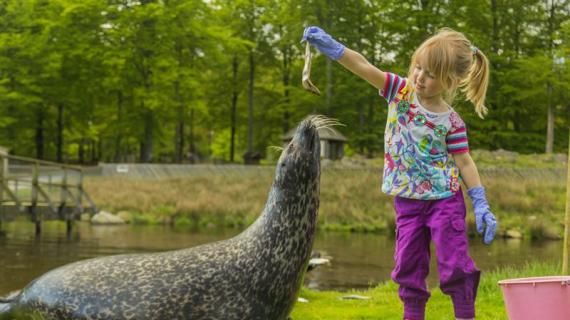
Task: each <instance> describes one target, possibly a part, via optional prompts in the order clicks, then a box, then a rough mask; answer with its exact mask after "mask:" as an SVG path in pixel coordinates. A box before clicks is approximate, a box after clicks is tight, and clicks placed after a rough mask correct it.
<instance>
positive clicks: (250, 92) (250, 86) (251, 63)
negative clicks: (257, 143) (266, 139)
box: [247, 49, 255, 153]
mask: <svg viewBox="0 0 570 320" xmlns="http://www.w3.org/2000/svg"><path fill="white" fill-rule="evenodd" d="M254 76H255V61H254V56H253V49H251V50H250V51H249V84H248V88H247V152H248V153H251V152H253V86H254V81H255V78H254Z"/></svg>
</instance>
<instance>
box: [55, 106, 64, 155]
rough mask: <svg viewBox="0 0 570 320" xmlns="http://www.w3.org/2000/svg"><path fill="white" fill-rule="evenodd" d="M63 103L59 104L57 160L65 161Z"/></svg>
mask: <svg viewBox="0 0 570 320" xmlns="http://www.w3.org/2000/svg"><path fill="white" fill-rule="evenodd" d="M63 110H64V106H63V103H59V104H58V105H57V136H56V143H55V144H56V161H57V162H63Z"/></svg>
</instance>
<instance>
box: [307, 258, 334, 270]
mask: <svg viewBox="0 0 570 320" xmlns="http://www.w3.org/2000/svg"><path fill="white" fill-rule="evenodd" d="M330 262H331V261H330V260H329V259H326V258H311V260H309V265H308V266H307V271H311V270H313V269H315V268H316V267H318V266H321V265H323V264H330Z"/></svg>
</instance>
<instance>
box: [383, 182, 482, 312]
mask: <svg viewBox="0 0 570 320" xmlns="http://www.w3.org/2000/svg"><path fill="white" fill-rule="evenodd" d="M394 207H395V209H396V248H395V252H394V260H395V261H396V266H395V267H394V270H393V271H392V280H394V281H395V282H396V283H398V284H399V285H400V288H399V295H400V299H401V300H402V302H403V303H404V319H409V320H416V319H419V320H423V319H424V316H425V305H426V302H427V300H428V299H429V297H430V293H429V291H428V289H427V285H426V277H427V275H428V273H429V265H430V241H431V240H433V242H434V244H435V250H436V256H437V268H438V272H439V280H440V289H441V291H443V293H445V294H447V295H449V296H451V299H452V301H453V307H454V311H455V316H456V317H457V318H474V317H475V297H476V295H477V287H478V286H479V276H480V272H479V270H478V269H477V267H476V266H475V264H474V263H473V260H472V259H471V258H470V257H469V252H468V248H467V246H468V244H467V232H466V230H465V212H466V210H465V202H464V200H463V193H462V192H461V191H459V192H457V193H456V194H455V195H454V196H452V197H450V198H446V199H441V200H415V199H407V198H401V197H396V198H395V199H394Z"/></svg>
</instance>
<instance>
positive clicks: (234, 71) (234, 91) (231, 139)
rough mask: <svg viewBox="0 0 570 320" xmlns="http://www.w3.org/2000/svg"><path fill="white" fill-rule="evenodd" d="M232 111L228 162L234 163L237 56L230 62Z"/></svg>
mask: <svg viewBox="0 0 570 320" xmlns="http://www.w3.org/2000/svg"><path fill="white" fill-rule="evenodd" d="M232 75H233V76H232V88H233V89H232V106H231V108H232V110H231V119H230V127H231V138H230V162H234V159H235V158H234V155H235V141H236V125H237V124H236V121H237V120H236V117H237V100H238V94H239V93H238V87H237V85H238V84H237V81H238V79H237V76H238V59H237V55H234V59H233V62H232Z"/></svg>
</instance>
